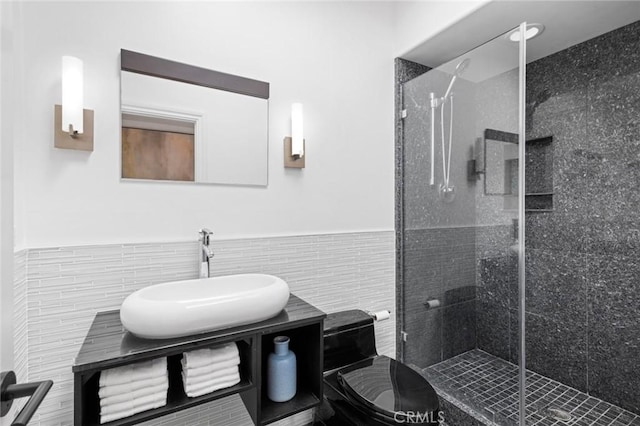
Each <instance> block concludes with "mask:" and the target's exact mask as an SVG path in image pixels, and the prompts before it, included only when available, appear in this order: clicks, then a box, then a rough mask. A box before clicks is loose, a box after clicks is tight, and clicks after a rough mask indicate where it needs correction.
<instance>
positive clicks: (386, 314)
mask: <svg viewBox="0 0 640 426" xmlns="http://www.w3.org/2000/svg"><path fill="white" fill-rule="evenodd" d="M366 312H367V314H369V316H370V317H371V318H373V320H374V321H384V320H388V319H389V318H391V311H390V310H389V309H385V310H383V311H376V312H370V311H366Z"/></svg>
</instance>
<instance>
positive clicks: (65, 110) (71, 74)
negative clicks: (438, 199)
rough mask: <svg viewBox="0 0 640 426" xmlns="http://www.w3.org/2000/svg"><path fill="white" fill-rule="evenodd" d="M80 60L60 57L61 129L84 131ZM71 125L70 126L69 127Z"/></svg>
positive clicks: (82, 82) (65, 130)
mask: <svg viewBox="0 0 640 426" xmlns="http://www.w3.org/2000/svg"><path fill="white" fill-rule="evenodd" d="M83 84H84V81H83V73H82V61H81V60H80V59H78V58H75V57H73V56H63V57H62V129H61V130H62V131H64V132H69V131H70V129H73V132H77V133H83V132H84V120H83ZM70 126H71V127H70Z"/></svg>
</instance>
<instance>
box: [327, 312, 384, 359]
mask: <svg viewBox="0 0 640 426" xmlns="http://www.w3.org/2000/svg"><path fill="white" fill-rule="evenodd" d="M376 355H377V352H376V336H375V331H374V327H373V318H371V316H370V315H369V314H367V313H366V312H364V311H361V310H356V309H354V310H349V311H342V312H335V313H332V314H328V315H327V317H326V318H325V320H324V371H331V370H335V369H336V368H340V367H344V366H347V365H350V364H353V363H354V362H358V361H361V360H363V359H367V358H371V357H374V356H376Z"/></svg>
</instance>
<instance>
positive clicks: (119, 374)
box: [100, 358, 167, 387]
mask: <svg viewBox="0 0 640 426" xmlns="http://www.w3.org/2000/svg"><path fill="white" fill-rule="evenodd" d="M166 371H167V358H157V359H152V360H150V361H144V362H138V363H135V364H129V365H123V366H122V367H116V368H110V369H108V370H103V371H102V372H100V387H105V386H114V385H122V384H125V383H132V382H137V381H140V380H144V379H150V378H153V377H158V376H161V375H162V374H163V373H165V372H166Z"/></svg>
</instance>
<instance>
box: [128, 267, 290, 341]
mask: <svg viewBox="0 0 640 426" xmlns="http://www.w3.org/2000/svg"><path fill="white" fill-rule="evenodd" d="M288 300H289V286H288V285H287V283H286V282H285V281H284V280H282V279H280V278H278V277H274V276H272V275H264V274H241V275H227V276H223V277H213V278H201V279H197V280H186V281H174V282H170V283H165V284H156V285H152V286H149V287H145V288H143V289H141V290H138V291H136V292H134V293H131V294H130V295H129V296H128V297H127V298H126V299H125V300H124V302H123V303H122V307H121V308H120V320H121V321H122V325H124V327H125V328H126V329H127V330H128V331H130V332H131V333H133V334H135V335H136V336H138V337H144V338H147V339H167V338H171V337H180V336H188V335H190V334H198V333H205V332H207V331H213V330H218V329H221V328H226V327H234V326H238V325H244V324H250V323H252V322H258V321H263V320H266V319H268V318H271V317H274V316H276V315H278V313H280V311H282V309H283V308H284V307H285V305H286V304H287V301H288Z"/></svg>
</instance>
